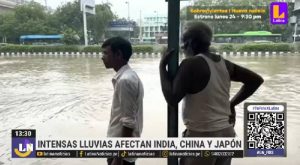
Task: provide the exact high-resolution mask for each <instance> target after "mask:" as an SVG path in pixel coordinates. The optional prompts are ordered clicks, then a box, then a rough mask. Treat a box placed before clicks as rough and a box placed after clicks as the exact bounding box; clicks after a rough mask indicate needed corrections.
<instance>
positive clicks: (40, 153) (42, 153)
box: [36, 152, 44, 156]
mask: <svg viewBox="0 0 300 165" xmlns="http://www.w3.org/2000/svg"><path fill="white" fill-rule="evenodd" d="M36 155H37V156H44V152H37V153H36Z"/></svg>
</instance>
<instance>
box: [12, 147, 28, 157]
mask: <svg viewBox="0 0 300 165" xmlns="http://www.w3.org/2000/svg"><path fill="white" fill-rule="evenodd" d="M14 151H15V154H16V155H18V156H19V157H21V158H26V157H27V156H29V155H30V154H31V152H32V151H26V152H24V153H23V152H20V151H19V150H18V149H17V148H15V149H14Z"/></svg>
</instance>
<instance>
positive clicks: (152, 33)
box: [142, 16, 168, 42]
mask: <svg viewBox="0 0 300 165" xmlns="http://www.w3.org/2000/svg"><path fill="white" fill-rule="evenodd" d="M167 23H168V18H167V17H166V16H150V17H145V18H144V21H143V25H142V31H143V33H142V38H143V41H144V42H155V39H156V36H166V35H167Z"/></svg>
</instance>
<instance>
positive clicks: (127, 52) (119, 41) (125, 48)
mask: <svg viewBox="0 0 300 165" xmlns="http://www.w3.org/2000/svg"><path fill="white" fill-rule="evenodd" d="M107 46H110V48H111V51H112V52H113V53H116V52H117V51H119V50H120V51H121V52H122V54H123V59H124V60H126V61H129V59H130V57H131V55H132V47H131V44H130V42H129V41H127V40H126V39H124V38H122V37H112V38H110V39H107V40H106V41H104V43H103V44H102V46H101V47H102V48H104V47H107Z"/></svg>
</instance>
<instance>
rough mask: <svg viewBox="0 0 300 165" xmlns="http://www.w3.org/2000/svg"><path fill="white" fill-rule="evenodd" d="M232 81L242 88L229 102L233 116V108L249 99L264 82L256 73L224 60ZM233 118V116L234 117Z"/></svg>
mask: <svg viewBox="0 0 300 165" xmlns="http://www.w3.org/2000/svg"><path fill="white" fill-rule="evenodd" d="M225 63H226V66H227V69H228V71H229V74H230V79H231V80H232V81H236V82H241V83H243V86H242V87H241V89H240V90H239V91H238V92H237V93H236V95H235V96H234V97H233V98H232V99H231V101H230V108H231V113H232V114H233V115H235V109H234V107H235V106H236V105H238V104H239V103H241V102H242V101H244V100H246V99H247V98H248V97H250V96H251V95H252V94H253V93H254V92H255V91H256V90H257V89H258V88H259V86H260V85H261V84H262V83H263V82H264V79H263V78H262V77H261V76H260V75H258V74H257V73H255V72H253V71H251V70H249V69H246V68H244V67H241V66H239V65H236V64H234V63H231V62H230V61H227V60H225ZM234 117H235V116H234Z"/></svg>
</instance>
